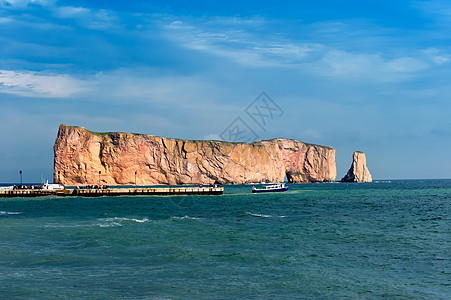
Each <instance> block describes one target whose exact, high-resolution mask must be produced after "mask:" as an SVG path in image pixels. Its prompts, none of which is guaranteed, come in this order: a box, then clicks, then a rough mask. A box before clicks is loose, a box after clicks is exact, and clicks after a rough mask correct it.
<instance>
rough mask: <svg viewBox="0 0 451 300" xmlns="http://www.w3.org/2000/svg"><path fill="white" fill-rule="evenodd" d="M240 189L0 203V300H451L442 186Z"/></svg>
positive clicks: (447, 197)
mask: <svg viewBox="0 0 451 300" xmlns="http://www.w3.org/2000/svg"><path fill="white" fill-rule="evenodd" d="M250 188H251V187H250V186H226V194H225V195H223V196H197V197H194V196H178V197H170V198H167V197H114V198H111V197H100V198H59V197H53V196H52V197H44V198H34V199H28V198H12V199H5V198H3V199H1V198H0V241H1V242H0V268H1V272H0V298H2V299H17V298H19V299H20V298H21V299H30V298H33V299H39V298H42V299H54V298H57V297H59V298H76V299H83V298H86V299H187V298H193V299H239V298H241V299H257V298H258V299H262V298H267V299H274V298H277V299H312V298H316V299H337V298H353V299H354V298H358V299H368V298H370V299H372V298H389V299H450V298H451V263H450V257H451V250H450V249H451V243H450V241H451V222H450V216H449V211H450V203H451V202H450V201H451V181H448V180H439V181H393V182H375V183H369V184H339V183H330V184H304V185H290V191H289V192H286V193H276V194H258V195H256V194H251V193H250Z"/></svg>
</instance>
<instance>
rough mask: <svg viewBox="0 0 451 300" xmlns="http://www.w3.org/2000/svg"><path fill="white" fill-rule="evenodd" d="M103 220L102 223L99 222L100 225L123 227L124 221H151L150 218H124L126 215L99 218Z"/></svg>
mask: <svg viewBox="0 0 451 300" xmlns="http://www.w3.org/2000/svg"><path fill="white" fill-rule="evenodd" d="M99 221H100V222H101V223H100V224H97V225H98V226H100V227H121V226H122V225H123V224H124V223H130V222H134V223H147V222H150V221H149V219H148V218H142V219H137V218H124V217H114V218H102V219H99Z"/></svg>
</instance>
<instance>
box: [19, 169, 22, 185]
mask: <svg viewBox="0 0 451 300" xmlns="http://www.w3.org/2000/svg"><path fill="white" fill-rule="evenodd" d="M19 174H20V186H22V170H19Z"/></svg>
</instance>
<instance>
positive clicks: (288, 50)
mask: <svg viewBox="0 0 451 300" xmlns="http://www.w3.org/2000/svg"><path fill="white" fill-rule="evenodd" d="M211 22H213V21H210V22H207V23H211ZM224 22H225V20H223V19H221V20H220V24H223V23H224ZM231 22H232V23H237V22H238V21H237V19H236V18H233V20H232V21H231ZM261 22H262V20H261V19H259V20H258V21H256V23H261ZM244 24H250V25H249V26H253V25H254V23H253V22H251V20H246V22H245V23H244ZM205 27H208V26H205ZM163 31H165V33H166V35H167V37H168V38H169V39H171V40H173V41H175V42H176V43H178V44H179V45H180V46H181V47H183V48H188V49H192V50H198V51H202V52H205V53H208V54H212V55H216V56H218V57H223V58H226V59H230V60H231V61H234V62H236V63H238V64H241V65H244V66H250V67H291V66H292V65H293V64H296V63H299V62H302V61H303V60H305V59H306V58H307V57H308V55H309V54H310V53H311V52H312V51H314V50H315V49H317V48H320V47H321V45H319V44H314V43H295V42H288V41H283V40H281V39H275V40H271V39H266V38H265V39H262V38H258V37H256V36H254V35H252V34H250V33H249V32H246V31H245V30H244V29H243V30H233V29H227V30H223V31H221V30H219V31H212V30H204V29H202V28H201V27H196V26H193V25H190V24H187V23H184V22H182V21H179V20H177V21H173V22H171V23H170V24H169V25H166V26H164V27H163Z"/></svg>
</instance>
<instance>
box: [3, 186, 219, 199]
mask: <svg viewBox="0 0 451 300" xmlns="http://www.w3.org/2000/svg"><path fill="white" fill-rule="evenodd" d="M223 193H224V187H167V188H166V187H163V188H161V187H159V188H107V189H70V190H69V189H68V190H43V189H40V190H39V189H17V190H0V197H3V198H5V197H6V198H10V197H41V196H50V195H57V196H82V197H100V196H144V195H148V196H174V195H222V194H223Z"/></svg>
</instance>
